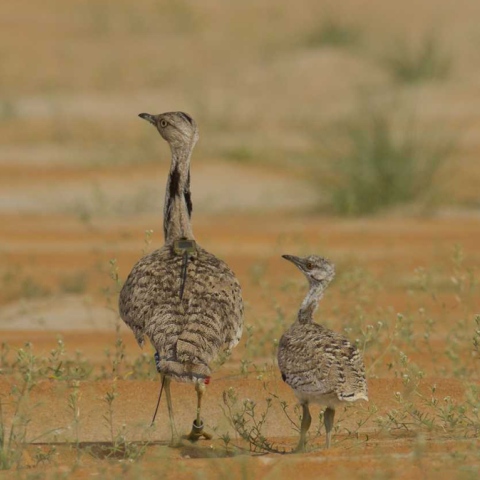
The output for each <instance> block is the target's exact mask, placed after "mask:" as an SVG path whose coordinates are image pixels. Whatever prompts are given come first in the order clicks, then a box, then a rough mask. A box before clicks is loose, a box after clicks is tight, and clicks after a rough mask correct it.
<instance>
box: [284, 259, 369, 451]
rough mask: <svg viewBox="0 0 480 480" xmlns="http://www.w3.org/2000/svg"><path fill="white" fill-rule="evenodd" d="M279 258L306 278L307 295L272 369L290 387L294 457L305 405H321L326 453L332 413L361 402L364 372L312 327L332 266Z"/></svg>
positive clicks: (345, 349) (340, 343)
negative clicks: (296, 404)
mask: <svg viewBox="0 0 480 480" xmlns="http://www.w3.org/2000/svg"><path fill="white" fill-rule="evenodd" d="M283 258H285V259H286V260H289V261H290V262H292V263H293V264H295V265H296V266H297V267H298V268H299V269H300V271H301V272H302V273H303V274H304V275H305V276H306V277H307V280H308V282H309V284H310V290H309V292H308V294H307V296H306V297H305V299H304V300H303V302H302V306H301V307H300V310H299V311H298V316H297V320H296V321H295V323H294V324H293V325H292V326H291V327H290V328H289V329H288V330H287V331H286V332H285V334H284V335H283V336H282V338H281V339H280V344H279V347H278V365H279V367H280V371H281V373H282V379H283V380H284V381H285V382H286V383H287V384H288V385H289V386H290V387H292V389H293V391H294V392H295V395H296V396H297V398H298V399H299V401H300V404H301V406H302V423H301V427H300V441H299V442H298V446H297V448H296V451H297V452H301V451H304V450H305V445H306V437H307V432H308V429H309V428H310V423H311V421H312V417H311V416H310V411H309V408H308V406H309V403H320V404H323V405H326V407H327V408H326V410H325V413H324V423H325V431H326V433H327V441H326V446H327V448H329V447H330V444H331V441H332V428H333V419H334V416H335V407H336V406H337V405H339V404H341V403H344V402H355V401H356V400H367V401H368V393H367V383H366V381H365V367H364V365H363V360H362V357H361V355H360V352H359V351H358V350H357V349H356V348H355V347H354V346H353V345H352V344H351V343H350V342H349V341H348V340H347V339H346V338H345V337H344V336H343V335H340V334H338V333H335V332H332V331H331V330H328V329H327V328H325V327H324V326H322V325H319V324H318V323H314V322H313V313H314V312H315V310H316V308H317V305H318V301H319V300H320V299H321V298H322V296H323V292H324V291H325V289H326V288H327V286H328V284H329V283H330V282H331V281H332V279H333V277H334V275H335V267H334V265H333V264H332V263H331V262H329V261H328V260H326V259H325V258H322V257H318V256H316V255H310V256H308V257H303V258H301V257H294V256H293V255H283Z"/></svg>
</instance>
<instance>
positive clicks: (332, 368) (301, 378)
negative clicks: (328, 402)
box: [278, 323, 365, 397]
mask: <svg viewBox="0 0 480 480" xmlns="http://www.w3.org/2000/svg"><path fill="white" fill-rule="evenodd" d="M278 363H279V367H280V370H281V372H282V376H283V377H284V379H285V382H286V383H287V384H288V385H290V386H291V387H292V388H293V389H294V390H296V391H298V392H301V393H309V394H315V395H323V394H327V393H336V394H337V396H339V397H343V396H344V395H345V396H348V395H349V394H350V393H352V392H355V391H356V389H358V388H359V385H361V379H362V378H363V382H365V374H364V367H363V361H362V359H361V356H360V354H359V352H358V350H357V349H356V348H355V347H354V346H353V345H351V343H350V342H349V341H348V340H347V339H346V338H345V337H343V336H342V335H340V334H337V333H335V332H332V331H331V330H327V329H325V328H324V327H322V326H320V325H318V324H315V323H309V324H303V325H302V324H298V323H297V324H294V325H293V326H292V327H291V328H290V329H289V330H288V331H287V332H286V333H285V335H284V336H283V337H282V339H281V340H280V345H279V352H278Z"/></svg>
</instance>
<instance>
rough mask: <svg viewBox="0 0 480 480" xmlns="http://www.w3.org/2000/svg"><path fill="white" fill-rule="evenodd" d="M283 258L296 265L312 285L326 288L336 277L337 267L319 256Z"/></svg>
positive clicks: (285, 256)
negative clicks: (320, 285)
mask: <svg viewBox="0 0 480 480" xmlns="http://www.w3.org/2000/svg"><path fill="white" fill-rule="evenodd" d="M282 257H283V258H284V259H285V260H288V261H289V262H292V263H293V264H294V265H296V266H297V267H298V269H299V270H300V271H301V272H302V273H303V274H304V275H305V276H306V277H307V279H308V281H309V283H310V285H312V284H322V285H323V286H324V287H326V286H327V285H328V284H329V283H330V282H331V281H332V279H333V277H334V276H335V265H334V264H333V263H332V262H330V260H327V259H326V258H323V257H319V256H318V255H309V256H308V257H295V256H294V255H282Z"/></svg>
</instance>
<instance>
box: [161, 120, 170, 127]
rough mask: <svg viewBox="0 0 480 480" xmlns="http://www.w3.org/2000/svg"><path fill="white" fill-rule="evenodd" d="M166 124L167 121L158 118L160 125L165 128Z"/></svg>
mask: <svg viewBox="0 0 480 480" xmlns="http://www.w3.org/2000/svg"><path fill="white" fill-rule="evenodd" d="M167 125H168V122H167V121H166V120H160V126H161V127H162V128H165V127H166V126H167Z"/></svg>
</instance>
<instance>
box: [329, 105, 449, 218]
mask: <svg viewBox="0 0 480 480" xmlns="http://www.w3.org/2000/svg"><path fill="white" fill-rule="evenodd" d="M397 120H398V119H397V118H396V115H394V114H393V113H392V112H391V111H389V110H386V109H383V110H380V109H376V110H370V111H364V112H362V114H361V115H359V116H357V117H354V118H352V119H351V120H349V121H347V122H346V123H345V124H344V125H343V127H342V128H341V131H342V132H343V135H342V140H341V141H342V144H345V145H346V146H345V148H342V150H341V151H340V152H335V151H333V150H332V151H330V152H326V155H327V157H329V159H328V160H329V169H330V173H331V176H332V181H331V185H330V191H331V204H332V206H333V209H334V210H335V211H336V212H337V213H339V214H342V215H364V214H372V213H375V212H377V211H379V210H381V209H386V208H388V207H392V206H395V205H399V204H405V203H410V202H413V201H414V200H417V199H419V198H426V197H427V196H428V195H429V194H431V192H432V189H433V188H432V187H433V183H434V178H435V174H436V172H437V171H438V169H439V167H440V166H441V165H442V164H443V162H444V161H445V159H446V158H447V157H448V155H449V154H450V153H451V150H452V142H446V141H442V142H436V143H435V142H434V141H432V140H431V139H430V138H429V137H428V136H427V135H426V134H422V133H420V132H415V131H414V130H413V129H412V128H411V127H403V128H401V129H399V128H398V127H397V126H396V123H397Z"/></svg>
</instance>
